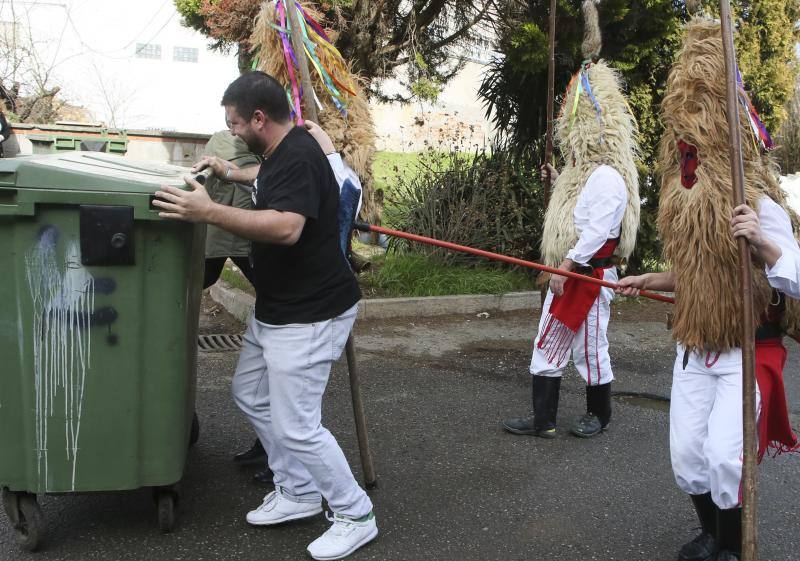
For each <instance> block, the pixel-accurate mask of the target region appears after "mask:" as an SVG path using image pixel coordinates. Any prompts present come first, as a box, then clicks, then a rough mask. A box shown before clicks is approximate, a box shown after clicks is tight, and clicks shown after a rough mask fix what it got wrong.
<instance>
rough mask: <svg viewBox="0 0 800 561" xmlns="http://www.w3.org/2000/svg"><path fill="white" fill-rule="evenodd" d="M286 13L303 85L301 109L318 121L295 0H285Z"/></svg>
mask: <svg viewBox="0 0 800 561" xmlns="http://www.w3.org/2000/svg"><path fill="white" fill-rule="evenodd" d="M286 13H287V14H288V16H289V26H290V27H291V28H292V48H293V49H294V56H295V58H296V59H297V66H299V67H300V82H301V84H302V85H303V99H302V102H303V109H304V110H305V115H306V117H308V118H309V119H311V120H312V121H314V122H315V123H319V119H318V118H317V106H316V102H315V101H314V86H312V85H311V73H310V72H309V71H308V59H306V51H305V47H304V45H303V34H302V33H301V32H300V18H299V17H298V15H297V5H296V4H295V0H286ZM298 124H302V123H298Z"/></svg>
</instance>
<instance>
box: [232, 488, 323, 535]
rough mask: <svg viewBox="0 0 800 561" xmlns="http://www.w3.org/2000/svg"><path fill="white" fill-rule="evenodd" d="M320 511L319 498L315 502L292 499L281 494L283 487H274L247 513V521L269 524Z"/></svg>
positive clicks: (260, 524) (320, 503) (255, 524)
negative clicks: (262, 500) (259, 503)
mask: <svg viewBox="0 0 800 561" xmlns="http://www.w3.org/2000/svg"><path fill="white" fill-rule="evenodd" d="M320 512H322V500H321V499H320V500H318V501H316V502H300V501H293V500H292V499H290V498H289V497H287V496H286V495H284V494H283V489H281V488H280V487H276V488H275V490H274V491H273V492H271V493H270V494H268V495H267V496H266V497H264V502H263V503H261V506H260V507H258V508H257V509H255V510H251V511H250V512H248V513H247V522H248V523H250V524H252V525H253V526H271V525H272V524H281V523H283V522H289V521H290V520H300V519H301V518H308V517H310V516H314V515H316V514H319V513H320Z"/></svg>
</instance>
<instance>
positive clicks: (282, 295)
mask: <svg viewBox="0 0 800 561" xmlns="http://www.w3.org/2000/svg"><path fill="white" fill-rule="evenodd" d="M253 201H254V204H255V209H256V210H267V209H272V210H279V211H285V212H294V213H297V214H302V215H303V216H305V217H306V223H305V226H304V227H303V232H302V234H300V239H299V240H298V241H297V243H296V244H294V245H292V246H285V245H276V244H268V243H257V242H253V244H252V258H253V268H254V273H255V288H256V319H257V320H258V321H260V322H262V323H269V324H273V325H286V324H289V323H314V322H316V321H326V320H329V319H333V318H335V317H336V316H338V315H340V314H342V313H343V312H345V311H347V310H348V309H349V308H351V307H352V306H353V305H354V304H355V303H356V302H358V300H359V299H360V298H361V291H360V290H359V288H358V283H357V282H356V279H355V276H354V275H353V273H352V271H351V270H350V267H349V265H348V264H347V261H346V259H345V256H344V254H343V253H342V250H341V249H340V248H339V242H338V239H339V236H338V232H339V226H338V217H337V215H338V212H339V185H338V184H337V182H336V177H335V176H334V174H333V170H332V169H331V167H330V164H328V159H327V158H326V157H325V154H324V153H323V152H322V149H321V148H320V146H319V144H317V141H316V140H314V138H313V137H312V136H311V135H310V134H309V133H308V131H306V130H305V129H302V128H300V127H295V128H293V129H292V130H291V131H290V132H289V134H287V135H286V137H285V138H284V139H283V141H282V142H281V143H280V144H279V145H278V147H277V148H276V149H275V151H274V152H273V153H272V154H271V155H270V156H269V157H268V158H267V159H266V160H264V162H263V163H262V164H261V169H259V171H258V179H257V180H256V190H255V191H254V194H253Z"/></svg>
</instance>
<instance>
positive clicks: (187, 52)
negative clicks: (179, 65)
mask: <svg viewBox="0 0 800 561" xmlns="http://www.w3.org/2000/svg"><path fill="white" fill-rule="evenodd" d="M197 55H198V51H197V49H195V48H192V47H175V50H174V51H173V54H172V60H174V61H175V62H197Z"/></svg>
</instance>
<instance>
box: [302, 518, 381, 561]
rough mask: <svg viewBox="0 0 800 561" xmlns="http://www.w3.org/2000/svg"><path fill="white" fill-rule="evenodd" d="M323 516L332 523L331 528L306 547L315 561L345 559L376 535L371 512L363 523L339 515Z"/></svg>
mask: <svg viewBox="0 0 800 561" xmlns="http://www.w3.org/2000/svg"><path fill="white" fill-rule="evenodd" d="M325 516H326V517H327V519H328V520H330V521H331V522H333V526H331V527H330V528H328V531H327V532H325V533H324V534H322V535H321V536H320V537H318V538H317V539H315V540H314V541H313V542H311V545H309V546H308V553H309V554H310V555H311V557H313V558H314V559H317V561H333V560H334V559H342V558H343V557H347V556H348V555H350V554H351V553H353V552H354V551H355V550H357V549H358V548H359V547H361V546H362V545H364V544H366V543H369V542H371V541H372V540H374V539H375V536H377V535H378V525H377V524H376V523H375V515H373V514H372V513H371V512H370V513H369V517H368V518H367V520H365V521H363V522H359V521H356V520H353V519H352V518H347V517H346V516H341V515H339V514H334V515H333V516H332V517H331V516H328V515H327V514H326V515H325Z"/></svg>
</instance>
